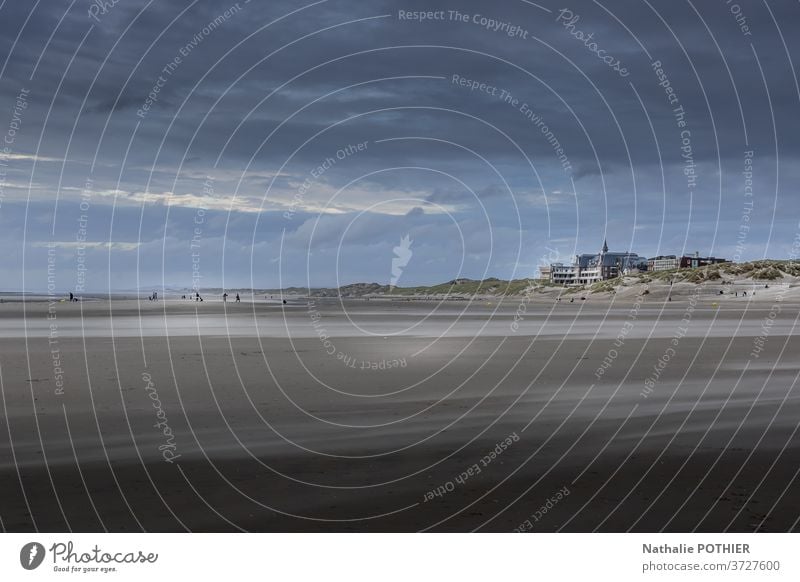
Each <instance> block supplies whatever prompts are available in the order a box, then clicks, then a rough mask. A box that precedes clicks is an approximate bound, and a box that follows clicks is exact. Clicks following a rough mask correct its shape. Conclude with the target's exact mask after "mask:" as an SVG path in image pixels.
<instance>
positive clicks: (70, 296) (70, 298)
mask: <svg viewBox="0 0 800 582" xmlns="http://www.w3.org/2000/svg"><path fill="white" fill-rule="evenodd" d="M73 301H75V296H74V295H73V294H72V291H70V292H69V302H70V303H72V302H73Z"/></svg>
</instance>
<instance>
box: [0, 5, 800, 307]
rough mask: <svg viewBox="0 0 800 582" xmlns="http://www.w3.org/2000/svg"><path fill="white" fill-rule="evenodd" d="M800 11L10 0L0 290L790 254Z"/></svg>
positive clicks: (509, 271) (354, 278)
mask: <svg viewBox="0 0 800 582" xmlns="http://www.w3.org/2000/svg"><path fill="white" fill-rule="evenodd" d="M798 23H800V5H798V3H797V2H790V1H788V0H786V1H775V2H767V1H738V2H732V1H727V0H718V1H708V2H700V1H697V0H695V1H683V0H678V1H675V0H669V1H667V0H660V1H656V0H641V1H640V2H629V1H625V2H624V1H614V2H608V1H602V2H601V1H591V2H589V1H581V2H570V3H567V4H565V3H561V2H559V3H557V2H555V1H554V0H542V1H541V2H530V1H527V0H500V1H497V2H486V1H484V2H475V1H463V0H459V1H455V0H451V1H442V2H438V1H437V2H423V1H382V0H377V1H371V2H358V1H355V0H346V1H345V0H327V1H326V0H319V1H316V2H287V1H280V0H278V1H270V2H258V1H256V0H253V1H252V2H248V1H247V0H241V1H240V2H238V3H235V2H233V3H232V2H227V1H226V0H223V1H215V2H210V1H202V0H194V1H193V0H176V1H170V2H165V1H141V0H116V2H113V1H108V0H107V1H105V2H103V1H100V0H97V1H91V2H90V1H88V0H63V1H62V0H40V1H36V2H33V1H31V2H11V1H2V0H0V134H2V137H0V140H2V141H1V142H0V245H2V249H3V253H2V258H0V291H20V290H26V291H31V292H41V291H45V290H48V289H49V290H51V291H52V290H55V292H57V293H65V292H68V291H70V290H78V291H84V292H87V293H88V292H106V291H122V290H133V289H151V288H152V289H156V288H158V289H161V288H164V287H167V288H191V287H193V286H200V287H225V288H249V287H252V288H277V287H286V286H334V285H343V284H348V283H353V282H377V283H381V284H389V283H392V284H396V285H400V286H408V285H420V284H436V283H440V282H444V281H448V280H451V279H454V278H457V277H469V278H485V277H500V278H504V279H508V278H524V277H533V276H536V274H537V269H538V266H539V265H541V264H547V263H549V262H556V261H561V262H569V261H570V260H571V258H572V256H574V255H575V254H576V253H585V252H595V251H598V250H599V249H600V247H601V246H602V244H603V241H604V240H605V239H607V240H608V245H609V247H610V249H611V250H613V251H632V252H637V253H639V254H640V255H643V256H655V255H661V254H678V255H679V254H690V253H694V252H699V253H700V254H701V255H704V256H705V255H710V256H717V257H725V258H728V259H734V260H741V261H744V260H753V259H759V258H764V257H768V258H784V259H785V258H794V255H793V253H795V252H796V249H797V248H798V244H797V243H796V238H797V237H799V236H800V225H799V224H798V220H799V219H800V212H798V211H799V210H800V196H798V193H797V184H798V177H800V171H798V155H799V154H800V139H798V138H797V136H798V134H799V132H798V130H800V115H798V112H800V107H798V106H799V105H800V87H799V86H798V80H797V73H796V68H795V63H797V62H798V61H800V52H799V50H798V47H800V40H798V38H797V36H796V35H795V34H792V33H793V31H794V30H796V28H797V24H798Z"/></svg>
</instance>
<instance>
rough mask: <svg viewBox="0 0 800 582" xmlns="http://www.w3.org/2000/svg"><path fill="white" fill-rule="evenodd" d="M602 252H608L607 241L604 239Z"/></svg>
mask: <svg viewBox="0 0 800 582" xmlns="http://www.w3.org/2000/svg"><path fill="white" fill-rule="evenodd" d="M603 252H604V253H607V252H608V242H607V241H606V240H605V239H604V240H603Z"/></svg>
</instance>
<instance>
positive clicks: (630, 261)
mask: <svg viewBox="0 0 800 582" xmlns="http://www.w3.org/2000/svg"><path fill="white" fill-rule="evenodd" d="M646 268H647V262H646V259H644V258H643V257H640V256H639V255H637V254H636V253H629V252H624V253H619V252H610V251H609V250H608V243H607V242H605V241H604V242H603V249H602V250H601V251H600V252H599V253H597V254H582V255H575V260H574V261H573V262H572V264H571V265H565V264H563V263H554V264H552V265H550V281H551V282H553V283H556V284H558V285H591V284H592V283H597V282H598V281H605V280H606V279H613V278H615V277H619V276H620V275H622V274H626V273H630V272H632V271H640V270H644V269H646Z"/></svg>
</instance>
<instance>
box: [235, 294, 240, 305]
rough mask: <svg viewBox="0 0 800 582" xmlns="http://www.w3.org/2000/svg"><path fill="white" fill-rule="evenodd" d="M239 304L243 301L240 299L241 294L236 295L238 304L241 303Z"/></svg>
mask: <svg viewBox="0 0 800 582" xmlns="http://www.w3.org/2000/svg"><path fill="white" fill-rule="evenodd" d="M239 302H241V299H239V294H238V293H237V294H236V303H239Z"/></svg>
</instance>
